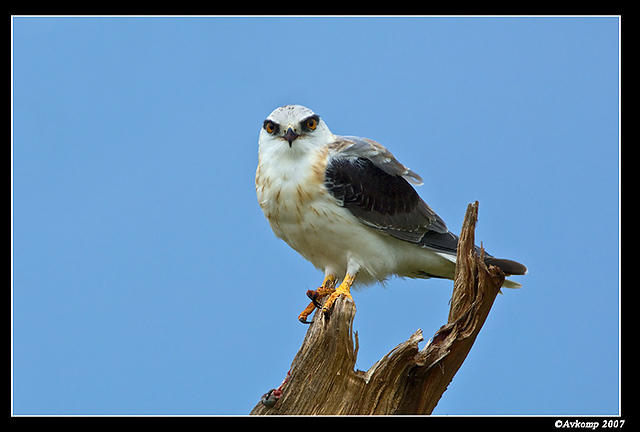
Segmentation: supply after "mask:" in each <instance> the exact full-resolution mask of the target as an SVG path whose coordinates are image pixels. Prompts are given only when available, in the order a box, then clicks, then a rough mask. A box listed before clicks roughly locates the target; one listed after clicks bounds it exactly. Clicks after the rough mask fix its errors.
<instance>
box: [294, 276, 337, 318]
mask: <svg viewBox="0 0 640 432" xmlns="http://www.w3.org/2000/svg"><path fill="white" fill-rule="evenodd" d="M337 283H338V279H337V278H336V277H335V276H333V275H328V276H326V277H325V278H324V281H323V282H322V285H321V286H320V287H319V288H318V289H317V290H308V291H307V297H309V298H310V299H311V303H309V304H308V305H307V307H306V308H304V310H303V311H302V312H301V313H300V315H298V321H300V322H301V323H303V324H311V321H307V317H308V316H309V315H311V313H312V312H313V311H314V310H315V308H318V309H320V308H322V305H321V304H320V303H319V302H318V300H320V299H321V298H323V297H325V296H327V295H329V294H331V293H333V292H334V291H335V286H336V284H337Z"/></svg>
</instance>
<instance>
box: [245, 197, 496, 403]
mask: <svg viewBox="0 0 640 432" xmlns="http://www.w3.org/2000/svg"><path fill="white" fill-rule="evenodd" d="M477 218H478V202H477V201H476V202H475V203H473V204H469V206H468V207H467V212H466V215H465V219H464V223H463V226H462V232H461V234H460V240H459V243H458V251H457V264H456V272H455V280H454V287H453V294H452V297H451V303H450V304H451V306H450V310H449V318H448V322H447V323H446V324H445V325H443V326H442V327H440V329H439V330H438V331H437V332H436V333H435V335H434V336H433V338H432V339H431V341H430V342H429V343H428V344H427V345H426V346H425V347H424V348H423V349H422V350H419V349H418V343H419V342H421V341H422V340H423V337H422V331H421V330H420V329H418V330H417V331H416V332H415V333H414V334H413V335H411V337H409V339H408V340H406V341H404V342H402V343H401V344H399V345H398V346H397V347H396V348H394V349H393V350H391V352H389V353H388V354H387V355H385V356H384V357H383V358H382V359H380V360H378V361H377V362H376V363H375V364H374V365H373V366H372V367H371V368H370V369H369V370H368V371H366V372H364V371H360V370H354V366H355V363H356V356H357V353H358V335H357V333H355V334H354V332H353V319H354V317H355V312H356V309H355V305H354V304H353V302H352V301H351V300H349V299H345V298H344V297H340V298H339V299H338V300H337V301H336V302H335V304H334V307H333V310H332V312H331V315H330V316H325V315H324V314H322V313H316V314H315V316H314V318H313V322H312V323H311V324H310V327H309V329H308V331H307V334H306V337H305V339H304V341H303V343H302V346H301V347H300V350H299V351H298V354H297V355H296V357H295V358H294V360H293V363H292V365H291V369H290V371H289V374H287V378H286V379H285V381H284V382H283V384H282V385H281V386H280V388H279V389H277V391H276V393H274V394H272V395H271V397H270V398H269V399H270V401H271V403H263V401H261V402H258V404H257V405H256V406H255V407H254V408H253V410H252V411H251V414H252V415H372V414H381V415H393V414H403V415H407V414H421V415H424V414H431V412H432V411H433V409H434V408H435V406H436V405H437V403H438V401H439V400H440V398H441V396H442V394H443V393H444V391H445V390H446V389H447V386H448V385H449V383H450V382H451V380H452V379H453V376H454V375H455V374H456V372H457V371H458V369H459V368H460V366H461V365H462V363H463V361H464V360H465V358H466V357H467V354H468V353H469V351H470V350H471V346H472V345H473V343H474V341H475V339H476V336H477V335H478V333H479V332H480V329H481V328H482V326H483V325H484V322H485V320H486V318H487V316H488V314H489V311H490V310H491V307H492V305H493V302H494V300H495V298H496V295H497V294H498V292H499V291H500V287H501V286H502V283H503V282H504V273H503V272H502V271H501V270H500V269H499V268H498V267H495V266H489V267H487V265H486V264H485V263H484V259H483V255H484V249H482V252H481V256H477V254H476V252H475V248H474V234H475V225H476V221H477ZM273 395H277V396H278V398H277V399H274V397H273ZM273 402H275V404H274V403H273Z"/></svg>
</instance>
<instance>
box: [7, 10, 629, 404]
mask: <svg viewBox="0 0 640 432" xmlns="http://www.w3.org/2000/svg"><path fill="white" fill-rule="evenodd" d="M12 22H13V147H12V148H13V413H14V414H18V415H20V414H233V415H245V414H248V413H249V412H250V410H251V409H252V408H253V406H254V405H255V404H256V403H257V402H258V400H259V398H260V396H261V395H262V393H264V392H266V391H267V390H268V389H270V388H272V387H277V386H278V385H279V384H280V383H281V382H282V380H283V378H284V377H285V375H286V373H287V370H288V369H289V367H290V365H291V361H292V360H293V357H294V356H295V354H296V352H297V350H298V348H299V346H300V344H301V342H302V340H303V338H304V335H305V332H306V330H307V327H306V326H304V325H302V324H300V323H298V321H297V320H296V317H297V315H298V313H299V312H300V310H301V309H302V308H303V307H304V306H305V305H306V304H307V298H306V296H305V291H306V290H307V289H311V288H315V287H317V285H318V284H319V283H320V282H321V280H322V274H321V273H320V272H319V271H317V270H316V269H314V268H313V266H312V265H311V264H309V263H307V262H306V261H305V260H304V259H303V258H301V257H300V256H298V255H297V254H296V253H295V252H294V251H293V250H291V249H290V248H289V247H288V246H287V245H286V244H285V243H283V242H282V241H280V240H278V239H277V238H276V237H275V236H274V235H273V233H272V232H271V229H270V227H269V225H268V223H267V221H266V219H265V218H264V216H263V215H262V212H261V210H260V208H259V206H258V204H257V201H256V196H255V189H254V174H255V167H256V163H257V139H258V132H259V128H260V127H261V124H262V121H263V119H264V118H265V117H266V116H267V115H268V114H269V113H270V112H271V111H272V110H273V109H274V108H275V107H277V106H280V105H284V104H291V103H297V104H303V105H306V106H308V107H310V108H312V109H313V110H314V111H316V112H317V113H319V114H320V115H322V116H323V118H324V119H325V121H326V122H327V124H328V125H329V127H330V128H331V130H332V131H333V132H334V133H337V134H345V135H360V136H366V137H370V138H373V139H376V140H377V141H379V142H380V143H382V144H383V145H385V146H387V147H388V148H389V149H390V150H391V151H392V152H393V153H394V154H395V155H396V156H397V157H398V158H399V160H400V161H402V162H404V163H405V164H407V165H408V166H409V167H411V168H412V169H414V170H415V171H416V172H418V173H419V174H421V175H422V176H423V177H424V179H425V182H424V185H423V186H422V187H420V188H419V189H418V191H419V192H420V194H421V195H422V197H423V198H424V199H425V200H426V201H427V202H428V203H429V204H430V205H431V207H432V208H433V209H434V210H435V211H436V212H437V213H438V214H439V215H440V216H441V217H442V218H443V219H444V220H445V221H446V222H447V224H448V226H449V228H450V229H451V230H452V231H454V232H459V231H460V227H461V223H462V219H463V216H464V212H465V209H466V206H467V204H468V203H470V202H473V201H475V200H478V201H479V202H480V208H479V222H478V227H477V231H476V240H477V242H478V243H479V242H483V244H484V246H485V248H486V249H487V250H488V251H489V252H491V253H493V254H494V255H497V256H501V257H509V258H514V259H517V260H519V261H521V262H523V263H525V264H527V266H528V267H529V274H528V275H527V276H524V277H518V278H517V280H518V281H520V282H522V283H523V284H524V287H523V288H522V289H520V290H505V292H504V295H503V296H499V297H498V298H497V300H496V303H495V305H494V307H493V310H492V312H491V314H490V316H489V318H488V320H487V323H486V325H485V326H484V328H483V329H482V332H481V333H480V335H479V337H478V339H477V341H476V343H475V345H474V347H473V349H472V351H471V353H470V355H469V356H468V357H467V359H466V362H465V363H464V364H463V366H462V368H461V369H460V370H459V372H458V373H457V375H456V376H455V377H454V379H453V382H452V383H451V384H450V386H449V388H448V390H447V391H446V392H445V393H444V395H443V397H442V399H441V400H440V403H439V404H438V406H437V407H436V409H435V411H434V414H576V415H577V414H617V413H618V412H619V411H618V410H619V299H620V294H619V171H618V170H619V140H618V132H619V130H618V127H619V108H618V107H619V80H618V77H619V69H618V67H619V33H618V30H619V19H618V18H617V17H601V18H598V17H567V18H562V17H556V18H522V17H516V18H506V17H498V18H465V17H451V18H440V17H435V18H412V17H409V18H363V17H360V18H267V17H256V18H205V17H197V18H189V17H176V18H171V17H170V18H164V17H162V18H161V17H150V18H139V17H130V18H100V17H92V18H81V17H71V18H56V17H50V18H46V17H45V18H34V17H15V18H14V19H13V20H12ZM451 289H452V283H451V282H450V281H442V280H427V281H424V280H402V279H397V278H395V279H391V280H390V281H389V282H388V284H387V286H386V287H382V286H374V287H371V288H368V289H366V290H361V291H358V292H355V293H354V298H355V301H356V305H357V310H358V313H357V316H356V320H355V325H354V327H355V330H357V331H358V335H359V340H360V351H359V355H358V361H357V365H356V366H357V368H359V369H361V370H367V369H368V368H369V367H370V366H371V365H372V364H373V363H374V362H375V361H376V360H378V359H379V358H381V357H382V356H383V355H384V354H386V353H387V352H389V351H390V350H391V349H392V348H394V347H395V346H396V345H397V344H399V343H401V342H402V341H404V340H406V339H407V338H408V337H409V336H410V335H411V334H412V333H413V332H414V331H415V330H417V329H418V328H421V329H422V330H423V331H424V335H425V338H426V339H429V338H430V337H431V336H432V335H433V334H434V333H435V331H436V330H437V329H438V328H439V327H440V326H441V325H442V324H444V323H445V322H446V319H447V314H448V308H449V305H448V301H449V298H450V296H451ZM423 345H424V343H423V344H422V345H421V346H423Z"/></svg>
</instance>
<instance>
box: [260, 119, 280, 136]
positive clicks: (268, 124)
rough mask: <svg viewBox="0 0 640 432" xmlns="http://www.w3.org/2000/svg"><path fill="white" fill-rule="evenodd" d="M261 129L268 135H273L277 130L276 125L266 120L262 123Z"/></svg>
mask: <svg viewBox="0 0 640 432" xmlns="http://www.w3.org/2000/svg"><path fill="white" fill-rule="evenodd" d="M263 127H264V130H266V131H267V132H268V133H270V134H273V133H275V132H276V131H277V130H278V125H277V124H275V123H274V122H272V121H271V120H266V121H265V122H264V125H263Z"/></svg>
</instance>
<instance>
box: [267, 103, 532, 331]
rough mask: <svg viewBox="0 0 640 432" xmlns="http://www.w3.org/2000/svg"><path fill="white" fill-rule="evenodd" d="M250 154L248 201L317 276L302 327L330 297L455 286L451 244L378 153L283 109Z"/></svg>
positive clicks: (394, 165) (307, 115)
mask: <svg viewBox="0 0 640 432" xmlns="http://www.w3.org/2000/svg"><path fill="white" fill-rule="evenodd" d="M258 146H259V151H258V167H257V170H256V179H255V181H256V193H257V197H258V202H259V204H260V207H261V208H262V211H263V212H264V215H265V216H266V218H267V220H268V221H269V223H270V224H271V228H272V229H273V231H274V233H275V235H276V236H277V237H279V238H281V239H282V240H284V241H285V242H286V243H287V244H288V245H289V246H291V247H292V248H293V249H295V250H296V251H297V252H298V253H300V254H301V255H302V256H303V257H304V258H306V259H307V260H308V261H310V262H311V263H312V264H313V265H314V266H315V267H317V268H318V269H320V270H322V271H323V272H324V281H323V282H322V285H321V286H320V287H319V288H318V290H309V291H308V292H307V295H308V296H309V297H311V299H312V302H311V303H310V304H309V306H307V307H306V308H305V309H304V310H303V311H302V313H301V314H300V315H299V316H298V319H299V320H300V321H301V322H304V323H308V321H307V317H308V316H309V314H310V313H311V312H313V310H314V308H315V307H322V310H323V312H329V311H330V310H331V307H332V305H333V303H334V302H335V300H336V298H337V297H338V296H340V295H344V296H347V297H349V298H351V293H350V289H351V287H352V285H354V284H356V285H367V284H371V283H374V282H378V281H384V280H385V279H387V278H388V277H389V276H392V275H397V276H401V277H409V278H431V277H436V278H447V279H453V278H454V272H455V262H456V248H457V245H458V237H457V236H456V235H455V234H453V233H451V232H450V231H449V230H448V229H447V226H446V225H445V223H444V221H443V220H442V219H441V218H440V217H439V216H438V215H437V214H436V213H435V212H434V211H433V210H432V209H431V208H430V207H429V206H428V205H427V203H425V202H424V201H423V200H422V199H421V198H420V196H419V195H418V193H417V192H416V190H415V189H414V188H413V187H412V184H413V185H421V184H422V179H421V177H420V176H419V175H418V174H416V173H415V172H413V171H412V170H410V169H409V168H407V167H406V166H405V165H403V164H402V163H400V162H399V161H398V160H396V158H395V157H394V156H393V155H392V154H391V152H389V150H387V149H386V148H385V147H383V146H382V145H381V144H379V143H377V142H376V141H373V140H371V139H368V138H360V137H355V136H339V135H334V134H333V133H331V131H330V130H329V128H328V127H327V125H326V123H325V122H324V120H323V119H321V118H320V116H318V115H317V114H316V113H314V112H313V111H312V110H310V109H309V108H306V107H304V106H301V105H286V106H282V107H279V108H276V109H275V110H274V111H273V112H272V113H271V114H269V116H268V117H267V118H266V120H264V123H263V124H262V128H261V129H260V138H259V141H258ZM485 261H486V262H487V264H493V265H496V266H498V267H500V268H501V269H502V271H503V272H504V273H505V274H506V275H522V274H525V273H526V271H527V268H526V267H525V266H524V265H522V264H520V263H517V262H515V261H511V260H507V259H499V258H495V257H493V256H491V255H489V254H485ZM339 281H341V282H340V284H339V285H338V282H339ZM336 285H338V286H337V288H336ZM503 286H505V287H508V288H517V287H520V284H518V283H516V282H513V281H509V280H506V281H505V282H504V285H503ZM327 295H328V296H329V297H328V299H327V300H326V301H325V302H324V305H320V303H318V300H319V299H320V298H321V297H324V296H327ZM351 299H352V300H353V298H351Z"/></svg>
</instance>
